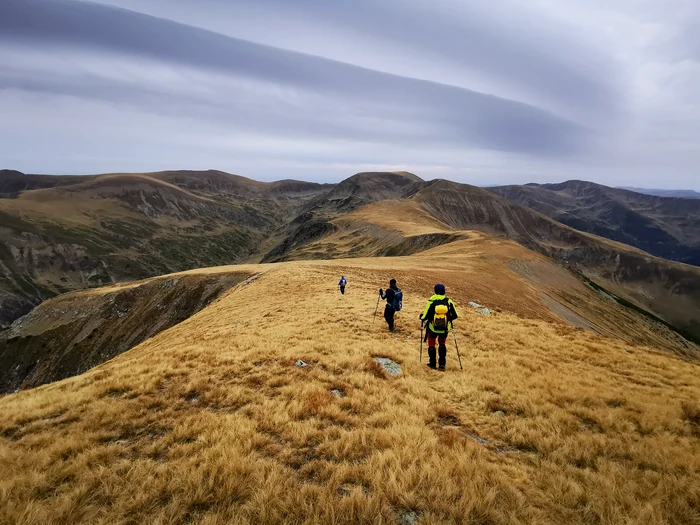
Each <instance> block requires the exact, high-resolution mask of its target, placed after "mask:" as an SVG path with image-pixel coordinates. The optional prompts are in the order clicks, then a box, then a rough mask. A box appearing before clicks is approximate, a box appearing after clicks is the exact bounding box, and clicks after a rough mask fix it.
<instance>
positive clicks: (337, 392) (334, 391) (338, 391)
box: [331, 388, 347, 397]
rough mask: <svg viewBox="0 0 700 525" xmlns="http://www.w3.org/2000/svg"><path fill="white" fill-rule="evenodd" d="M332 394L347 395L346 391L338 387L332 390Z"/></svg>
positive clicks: (337, 395) (336, 395)
mask: <svg viewBox="0 0 700 525" xmlns="http://www.w3.org/2000/svg"><path fill="white" fill-rule="evenodd" d="M331 394H333V395H334V396H335V397H345V396H346V395H347V394H346V393H345V392H343V391H342V390H338V389H337V388H334V389H333V390H331Z"/></svg>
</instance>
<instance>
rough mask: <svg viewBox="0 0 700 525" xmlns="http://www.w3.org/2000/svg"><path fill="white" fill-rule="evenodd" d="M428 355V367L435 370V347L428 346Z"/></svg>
mask: <svg viewBox="0 0 700 525" xmlns="http://www.w3.org/2000/svg"><path fill="white" fill-rule="evenodd" d="M428 357H429V361H428V368H432V369H433V370H435V368H436V367H437V363H436V362H435V347H434V346H429V347H428Z"/></svg>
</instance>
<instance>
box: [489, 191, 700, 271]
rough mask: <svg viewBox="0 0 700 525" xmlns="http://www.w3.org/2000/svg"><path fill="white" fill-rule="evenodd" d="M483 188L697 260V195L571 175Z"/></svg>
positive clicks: (572, 222) (585, 227)
mask: <svg viewBox="0 0 700 525" xmlns="http://www.w3.org/2000/svg"><path fill="white" fill-rule="evenodd" d="M488 190H489V191H491V192H493V193H497V194H498V195H500V196H502V197H505V198H507V199H509V200H511V201H513V202H517V203H519V204H523V205H525V206H528V207H529V208H532V209H534V210H537V211H539V212H540V213H543V214H545V215H547V216H548V217H551V218H552V219H554V220H557V221H559V222H561V223H563V224H566V225H568V226H571V227H573V228H576V229H577V230H581V231H584V232H589V233H594V234H596V235H600V236H602V237H606V238H608V239H612V240H614V241H618V242H622V243H625V244H629V245H630V246H635V247H637V248H639V249H641V250H644V251H646V252H649V253H651V254H652V255H655V256H657V257H663V258H665V259H670V260H674V261H679V262H684V263H688V264H693V265H695V266H700V200H694V199H685V198H675V197H664V196H653V195H644V194H643V192H642V193H638V192H635V191H628V190H625V189H620V188H609V187H607V186H602V185H600V184H594V183H592V182H586V181H577V180H572V181H568V182H563V183H561V184H527V185H525V186H500V187H495V188H488ZM691 193H692V192H691Z"/></svg>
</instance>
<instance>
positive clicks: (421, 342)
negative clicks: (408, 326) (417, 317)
mask: <svg viewBox="0 0 700 525" xmlns="http://www.w3.org/2000/svg"><path fill="white" fill-rule="evenodd" d="M418 362H419V363H422V362H423V321H421V322H420V360H419V361H418Z"/></svg>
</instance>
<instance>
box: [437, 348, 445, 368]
mask: <svg viewBox="0 0 700 525" xmlns="http://www.w3.org/2000/svg"><path fill="white" fill-rule="evenodd" d="M438 354H439V355H440V358H439V359H438V366H439V367H440V370H442V371H443V372H444V371H445V364H446V363H447V347H446V346H445V345H440V346H439V347H438Z"/></svg>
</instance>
